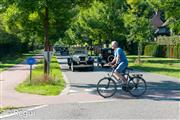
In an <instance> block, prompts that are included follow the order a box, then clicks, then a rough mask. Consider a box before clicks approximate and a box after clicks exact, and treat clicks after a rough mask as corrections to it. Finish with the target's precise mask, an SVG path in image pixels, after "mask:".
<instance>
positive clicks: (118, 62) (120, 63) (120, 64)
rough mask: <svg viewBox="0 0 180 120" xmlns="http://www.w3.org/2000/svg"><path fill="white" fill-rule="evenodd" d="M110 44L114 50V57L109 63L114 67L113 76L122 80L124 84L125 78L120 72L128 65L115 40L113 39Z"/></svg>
mask: <svg viewBox="0 0 180 120" xmlns="http://www.w3.org/2000/svg"><path fill="white" fill-rule="evenodd" d="M111 45H112V49H113V50H114V59H113V60H112V62H110V63H109V64H110V65H112V66H113V67H116V68H115V70H114V73H113V76H114V77H115V78H116V79H118V80H123V81H124V83H125V84H126V83H127V80H126V78H125V77H123V76H122V74H121V73H122V72H123V70H125V68H126V67H128V60H127V58H126V55H125V53H124V51H123V50H122V49H121V48H120V47H118V43H117V41H113V42H112V43H111Z"/></svg>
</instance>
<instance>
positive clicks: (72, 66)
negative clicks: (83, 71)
mask: <svg viewBox="0 0 180 120" xmlns="http://www.w3.org/2000/svg"><path fill="white" fill-rule="evenodd" d="M71 71H72V72H74V65H73V62H72V63H71Z"/></svg>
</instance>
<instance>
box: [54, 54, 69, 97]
mask: <svg viewBox="0 0 180 120" xmlns="http://www.w3.org/2000/svg"><path fill="white" fill-rule="evenodd" d="M56 59H58V58H57V56H56ZM59 66H60V69H61V68H62V67H61V64H59ZM61 73H62V75H63V79H64V81H65V88H64V90H63V91H62V92H61V93H60V94H59V95H60V96H62V95H67V94H68V93H69V90H70V82H69V80H68V78H67V76H66V75H65V74H64V72H63V71H61Z"/></svg>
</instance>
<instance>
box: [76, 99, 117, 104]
mask: <svg viewBox="0 0 180 120" xmlns="http://www.w3.org/2000/svg"><path fill="white" fill-rule="evenodd" d="M112 101H118V100H117V99H108V98H107V99H105V100H96V101H79V102H77V103H101V102H112Z"/></svg>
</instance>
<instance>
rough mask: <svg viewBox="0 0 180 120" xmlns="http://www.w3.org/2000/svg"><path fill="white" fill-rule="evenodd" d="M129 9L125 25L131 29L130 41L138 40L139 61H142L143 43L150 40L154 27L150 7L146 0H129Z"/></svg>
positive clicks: (125, 15)
mask: <svg viewBox="0 0 180 120" xmlns="http://www.w3.org/2000/svg"><path fill="white" fill-rule="evenodd" d="M127 3H128V5H129V9H128V11H127V13H126V14H124V21H125V22H124V23H125V27H126V28H128V29H129V32H128V33H129V34H128V35H127V39H128V40H129V41H136V42H138V61H137V62H138V63H140V56H141V53H142V43H143V42H144V41H148V40H149V39H150V38H151V35H152V28H151V25H150V21H149V19H150V17H149V16H150V13H151V10H150V9H146V8H148V7H149V5H148V3H147V2H146V1H140V0H133V1H132V0H127Z"/></svg>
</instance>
